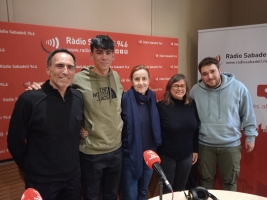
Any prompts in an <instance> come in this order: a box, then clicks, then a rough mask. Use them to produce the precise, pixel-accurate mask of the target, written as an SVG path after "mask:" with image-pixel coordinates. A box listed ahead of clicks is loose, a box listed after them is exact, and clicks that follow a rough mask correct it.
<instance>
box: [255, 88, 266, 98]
mask: <svg viewBox="0 0 267 200" xmlns="http://www.w3.org/2000/svg"><path fill="white" fill-rule="evenodd" d="M257 96H258V97H265V98H266V99H267V85H258V87H257Z"/></svg>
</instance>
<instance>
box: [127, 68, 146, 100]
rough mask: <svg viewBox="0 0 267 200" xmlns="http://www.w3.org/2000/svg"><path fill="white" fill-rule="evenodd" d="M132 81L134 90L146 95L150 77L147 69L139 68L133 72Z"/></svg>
mask: <svg viewBox="0 0 267 200" xmlns="http://www.w3.org/2000/svg"><path fill="white" fill-rule="evenodd" d="M131 81H132V85H133V87H134V90H135V91H136V92H138V93H140V94H142V95H144V94H145V93H146V91H147V89H148V86H149V82H150V78H149V75H148V72H147V71H146V70H145V69H139V70H137V71H135V72H134V73H133V75H132V79H131Z"/></svg>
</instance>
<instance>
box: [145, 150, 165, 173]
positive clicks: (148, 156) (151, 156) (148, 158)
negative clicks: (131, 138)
mask: <svg viewBox="0 0 267 200" xmlns="http://www.w3.org/2000/svg"><path fill="white" fill-rule="evenodd" d="M143 156H144V160H145V162H146V164H147V166H148V167H149V168H151V169H152V167H153V164H154V163H160V162H161V160H160V157H159V156H158V154H156V153H155V152H154V151H151V150H146V151H144V153H143Z"/></svg>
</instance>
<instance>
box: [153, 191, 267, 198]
mask: <svg viewBox="0 0 267 200" xmlns="http://www.w3.org/2000/svg"><path fill="white" fill-rule="evenodd" d="M208 191H209V193H211V194H213V195H214V196H216V197H217V198H218V199H219V200H237V199H242V200H267V198H266V197H261V196H257V195H253V194H247V193H242V192H231V191H225V190H208ZM185 193H186V194H187V193H188V191H185ZM158 199H159V197H158V196H157V197H154V198H151V199H149V200H158ZM162 199H163V200H172V194H171V193H169V194H164V195H163V197H162ZM210 199H211V198H209V200H210ZM173 200H185V195H184V193H183V192H175V193H174V198H173Z"/></svg>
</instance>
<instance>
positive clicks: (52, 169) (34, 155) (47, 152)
mask: <svg viewBox="0 0 267 200" xmlns="http://www.w3.org/2000/svg"><path fill="white" fill-rule="evenodd" d="M75 68H76V60H75V56H74V55H73V54H72V53H71V52H69V51H68V50H66V49H56V50H55V51H53V52H51V53H50V54H49V56H48V59H47V69H46V71H47V74H48V75H49V76H50V79H49V80H47V81H46V82H45V83H44V84H43V86H42V89H41V90H33V91H26V92H24V93H23V94H21V95H20V97H19V98H18V100H17V102H16V104H15V108H14V110H13V113H12V117H11V120H10V124H9V130H8V137H7V142H8V149H9V151H10V153H11V155H12V157H13V159H14V160H15V162H16V163H17V165H18V166H19V168H20V169H21V170H22V171H23V172H24V179H25V188H26V189H27V188H34V189H36V190H37V191H38V192H39V193H40V194H41V196H42V198H43V199H44V200H63V199H64V200H66V199H68V200H77V199H78V197H79V192H80V165H79V136H80V127H81V122H82V116H83V101H82V96H81V94H80V92H79V91H77V90H75V89H72V88H70V84H71V82H72V80H73V78H74V74H75Z"/></svg>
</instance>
